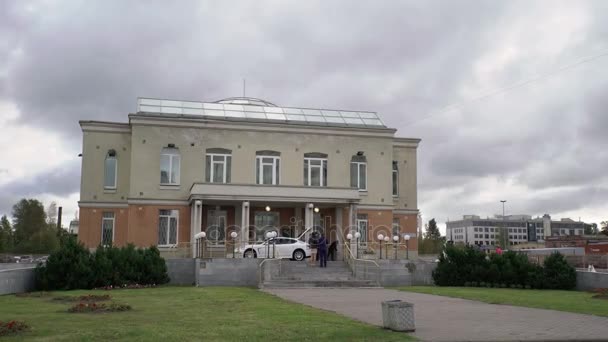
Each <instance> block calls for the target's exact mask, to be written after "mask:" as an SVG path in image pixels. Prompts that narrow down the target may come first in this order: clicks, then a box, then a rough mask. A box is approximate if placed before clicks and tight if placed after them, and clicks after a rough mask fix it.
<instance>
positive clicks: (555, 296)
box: [399, 286, 608, 316]
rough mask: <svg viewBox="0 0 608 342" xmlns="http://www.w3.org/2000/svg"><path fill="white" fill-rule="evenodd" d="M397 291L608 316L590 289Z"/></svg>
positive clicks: (428, 288) (417, 288)
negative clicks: (584, 290) (588, 290)
mask: <svg viewBox="0 0 608 342" xmlns="http://www.w3.org/2000/svg"><path fill="white" fill-rule="evenodd" d="M399 290H402V291H410V292H418V293H426V294H433V295H439V296H447V297H456V298H464V299H472V300H478V301H481V302H485V303H490V304H508V305H516V306H525V307H529V308H538V309H550V310H559V311H568V312H575V313H582V314H589V315H597V316H608V300H606V299H596V298H592V296H593V293H590V292H580V291H557V290H518V289H494V288H477V287H441V286H411V287H401V288H399Z"/></svg>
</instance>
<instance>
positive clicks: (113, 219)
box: [100, 211, 116, 247]
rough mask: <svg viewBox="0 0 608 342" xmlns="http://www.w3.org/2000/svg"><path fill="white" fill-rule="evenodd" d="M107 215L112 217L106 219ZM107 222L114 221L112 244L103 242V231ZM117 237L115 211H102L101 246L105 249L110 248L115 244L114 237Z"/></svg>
mask: <svg viewBox="0 0 608 342" xmlns="http://www.w3.org/2000/svg"><path fill="white" fill-rule="evenodd" d="M105 214H112V217H111V218H110V217H104V215H105ZM105 221H112V241H111V243H110V244H104V241H103V236H104V234H103V230H104V223H105ZM115 235H116V214H115V213H114V212H113V211H102V212H101V239H100V245H101V246H103V247H109V246H111V245H113V244H114V236H115Z"/></svg>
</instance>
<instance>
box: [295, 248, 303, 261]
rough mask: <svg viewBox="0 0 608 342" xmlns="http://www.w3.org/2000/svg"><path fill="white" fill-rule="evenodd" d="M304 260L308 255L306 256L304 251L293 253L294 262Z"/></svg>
mask: <svg viewBox="0 0 608 342" xmlns="http://www.w3.org/2000/svg"><path fill="white" fill-rule="evenodd" d="M304 258H306V254H304V251H303V250H301V249H296V250H295V251H294V252H293V260H295V261H302V260H304Z"/></svg>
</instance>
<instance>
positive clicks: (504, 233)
mask: <svg viewBox="0 0 608 342" xmlns="http://www.w3.org/2000/svg"><path fill="white" fill-rule="evenodd" d="M500 202H501V203H502V239H501V240H502V241H500V244H501V245H502V244H503V243H504V246H500V247H501V248H502V249H505V250H506V249H507V246H506V245H507V242H508V241H509V234H508V232H507V228H506V227H505V203H506V202H507V200H501V201H500Z"/></svg>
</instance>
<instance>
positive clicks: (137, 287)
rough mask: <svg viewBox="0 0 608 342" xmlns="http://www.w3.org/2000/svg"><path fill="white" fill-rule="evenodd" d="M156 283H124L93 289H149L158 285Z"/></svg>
mask: <svg viewBox="0 0 608 342" xmlns="http://www.w3.org/2000/svg"><path fill="white" fill-rule="evenodd" d="M156 286H157V285H156V284H144V285H142V284H124V285H122V286H112V285H109V286H104V287H96V288H94V289H93V290H107V291H109V290H123V289H147V288H151V287H156Z"/></svg>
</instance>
